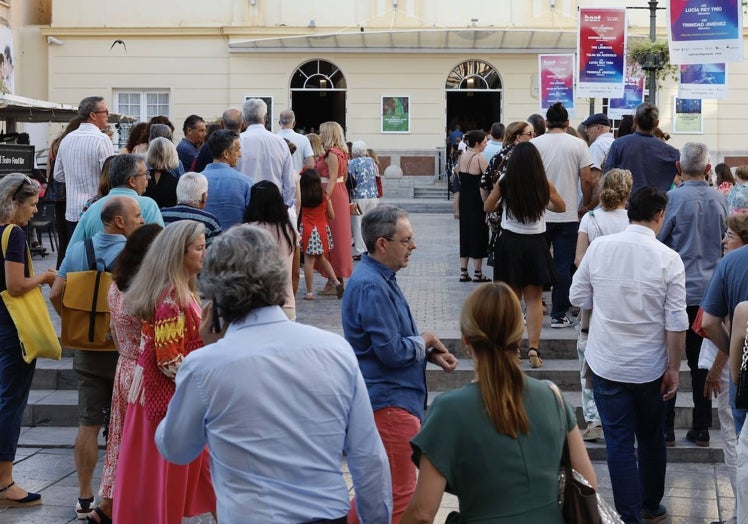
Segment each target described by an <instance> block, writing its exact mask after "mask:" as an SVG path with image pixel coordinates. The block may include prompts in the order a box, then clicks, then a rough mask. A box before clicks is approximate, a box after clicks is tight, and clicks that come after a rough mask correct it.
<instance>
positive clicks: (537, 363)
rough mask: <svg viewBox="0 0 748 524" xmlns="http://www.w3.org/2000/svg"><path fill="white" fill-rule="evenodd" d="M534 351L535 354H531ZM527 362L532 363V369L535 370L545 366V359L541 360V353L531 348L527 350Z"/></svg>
mask: <svg viewBox="0 0 748 524" xmlns="http://www.w3.org/2000/svg"><path fill="white" fill-rule="evenodd" d="M532 351H534V352H535V354H534V355H532V354H530V353H531V352H532ZM527 360H529V361H530V367H531V368H533V369H537V368H539V367H541V366H542V365H543V359H542V358H540V351H538V350H537V348H530V349H528V350H527Z"/></svg>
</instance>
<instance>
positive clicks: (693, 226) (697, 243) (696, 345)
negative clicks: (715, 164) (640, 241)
mask: <svg viewBox="0 0 748 524" xmlns="http://www.w3.org/2000/svg"><path fill="white" fill-rule="evenodd" d="M676 167H677V169H678V172H679V173H680V175H681V177H682V179H683V184H681V185H680V186H679V187H677V188H675V189H673V190H672V191H670V192H669V193H668V203H667V208H665V218H664V220H663V225H662V229H661V230H660V233H659V234H658V235H657V238H658V239H659V240H660V241H661V242H663V243H664V244H665V245H666V246H668V247H669V248H671V249H674V250H675V251H677V252H678V254H679V255H680V257H681V259H682V260H683V264H684V266H685V268H686V312H687V313H688V325H692V324H693V322H694V320H695V319H696V314H697V313H698V311H699V304H700V303H701V299H702V298H703V297H704V292H705V291H706V287H707V285H708V284H709V279H710V278H711V276H712V272H714V268H715V267H716V266H717V262H719V259H720V258H721V256H722V236H723V235H724V233H725V230H726V226H725V219H726V218H727V202H726V200H725V197H724V196H723V195H722V193H720V192H719V191H715V190H714V189H713V188H712V187H710V186H709V184H708V183H707V181H706V178H705V176H707V175H708V174H709V172H710V171H711V168H712V166H711V164H710V163H709V148H708V147H707V146H706V144H701V143H697V142H687V143H686V144H685V145H684V146H683V149H682V150H681V154H680V160H679V161H678V162H676ZM702 340H703V339H702V338H701V337H700V336H699V335H697V334H696V333H695V332H694V331H693V330H691V329H689V330H688V331H686V356H687V358H688V367H689V368H690V369H691V383H692V384H693V389H692V393H693V405H694V407H693V422H692V426H691V430H690V431H689V432H688V433H687V434H686V439H688V440H690V441H691V442H694V443H696V444H697V445H699V446H708V445H709V427H710V426H711V425H712V401H711V399H709V398H707V397H705V396H704V384H705V382H706V375H707V370H706V369H699V353H700V351H701V342H702ZM674 417H675V397H673V398H672V399H671V400H670V401H669V402H668V407H667V419H666V422H665V434H666V441H667V442H668V444H670V443H672V445H674V444H675V435H674V433H673V422H674Z"/></svg>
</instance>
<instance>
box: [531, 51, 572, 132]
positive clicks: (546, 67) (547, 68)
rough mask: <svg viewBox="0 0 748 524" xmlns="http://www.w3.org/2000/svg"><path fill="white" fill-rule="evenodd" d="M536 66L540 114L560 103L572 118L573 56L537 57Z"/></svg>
mask: <svg viewBox="0 0 748 524" xmlns="http://www.w3.org/2000/svg"><path fill="white" fill-rule="evenodd" d="M538 65H539V68H540V112H541V114H543V115H544V114H545V112H546V110H547V109H548V108H549V107H551V106H552V105H553V104H555V103H556V102H561V103H562V104H563V105H564V107H565V108H566V110H567V111H568V112H569V116H570V117H574V116H575V109H574V55H538Z"/></svg>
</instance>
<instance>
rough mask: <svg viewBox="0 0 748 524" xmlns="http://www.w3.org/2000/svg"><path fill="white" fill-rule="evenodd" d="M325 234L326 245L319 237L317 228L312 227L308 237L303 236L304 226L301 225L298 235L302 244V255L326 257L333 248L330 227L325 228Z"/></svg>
mask: <svg viewBox="0 0 748 524" xmlns="http://www.w3.org/2000/svg"><path fill="white" fill-rule="evenodd" d="M325 232H326V233H327V235H326V236H327V245H325V242H324V241H323V239H322V235H320V232H319V229H318V228H317V226H313V227H312V229H311V231H309V235H306V234H304V224H302V225H301V228H300V233H301V240H302V243H303V248H304V254H306V255H315V256H316V255H327V254H328V253H329V252H330V251H331V250H332V248H333V247H334V245H333V242H332V232H331V231H330V226H325Z"/></svg>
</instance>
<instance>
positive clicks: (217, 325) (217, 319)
mask: <svg viewBox="0 0 748 524" xmlns="http://www.w3.org/2000/svg"><path fill="white" fill-rule="evenodd" d="M212 315H213V319H212V321H213V333H220V332H221V315H220V314H219V313H218V303H217V302H216V299H215V298H214V299H213V309H212Z"/></svg>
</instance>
